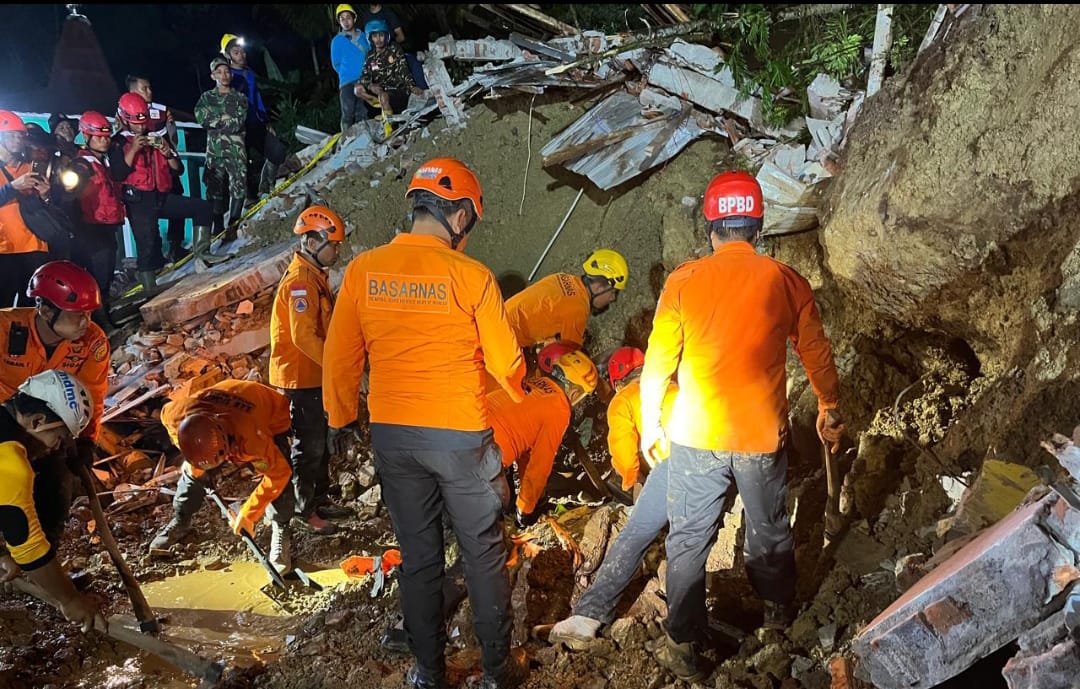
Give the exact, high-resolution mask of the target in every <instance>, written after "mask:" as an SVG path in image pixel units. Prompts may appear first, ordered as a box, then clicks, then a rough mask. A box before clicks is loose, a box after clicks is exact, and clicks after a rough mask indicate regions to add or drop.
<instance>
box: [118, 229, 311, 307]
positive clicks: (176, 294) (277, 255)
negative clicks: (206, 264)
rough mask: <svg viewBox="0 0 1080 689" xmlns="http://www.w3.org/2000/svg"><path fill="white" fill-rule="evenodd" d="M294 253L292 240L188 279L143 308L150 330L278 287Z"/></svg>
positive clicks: (238, 258) (222, 264) (239, 257)
mask: <svg viewBox="0 0 1080 689" xmlns="http://www.w3.org/2000/svg"><path fill="white" fill-rule="evenodd" d="M293 249H294V246H293V242H292V240H289V241H286V242H281V243H279V244H275V245H273V246H268V247H266V248H264V249H261V250H259V251H255V252H253V253H250V254H247V255H246V256H238V257H237V258H234V259H232V260H231V261H227V262H225V263H221V264H219V265H216V266H214V267H213V268H210V269H209V270H207V271H206V272H205V273H200V274H197V275H191V276H188V277H186V278H184V279H183V280H181V281H180V282H178V283H177V284H175V285H173V286H172V287H170V288H169V289H167V290H165V291H164V292H162V293H161V294H159V295H157V296H156V297H154V298H153V299H151V300H150V301H148V302H146V303H145V304H143V305H142V306H141V307H140V309H139V310H140V312H141V313H142V317H143V321H144V322H145V323H146V324H147V325H149V326H157V325H161V324H164V323H169V324H177V323H183V322H185V321H189V320H191V319H193V318H197V317H199V316H201V315H203V314H206V313H209V312H211V311H213V310H215V309H219V308H221V307H222V306H226V305H228V304H232V303H235V302H238V301H240V300H242V299H247V298H249V297H250V296H251V295H253V294H255V293H256V292H258V291H260V290H262V289H265V288H267V287H270V286H273V285H276V284H277V283H278V281H279V280H280V279H281V276H282V274H284V272H285V269H286V268H287V267H288V266H289V262H290V261H291V260H292V255H293Z"/></svg>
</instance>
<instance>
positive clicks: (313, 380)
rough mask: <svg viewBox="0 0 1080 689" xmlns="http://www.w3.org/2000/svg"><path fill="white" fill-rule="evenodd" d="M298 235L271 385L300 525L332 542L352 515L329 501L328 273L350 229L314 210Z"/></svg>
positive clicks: (278, 313) (280, 308)
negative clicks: (287, 438)
mask: <svg viewBox="0 0 1080 689" xmlns="http://www.w3.org/2000/svg"><path fill="white" fill-rule="evenodd" d="M293 234H296V235H298V236H299V237H300V247H299V249H298V250H297V252H296V254H294V255H293V260H292V263H290V264H289V267H288V269H286V271H285V274H284V275H282V276H281V281H280V282H279V283H278V288H277V293H276V294H275V295H274V310H273V311H272V312H271V314H270V385H273V386H274V387H275V388H277V389H278V390H280V391H281V392H282V393H283V394H284V395H285V396H286V397H288V398H289V413H290V414H291V415H292V428H293V440H292V448H291V449H292V454H291V456H290V461H291V464H292V470H293V477H292V481H293V489H294V492H295V493H296V512H297V515H298V517H299V519H298V521H302V522H303V524H304V525H305V526H306V527H307V528H308V530H309V531H312V532H314V533H317V534H321V535H329V534H333V533H336V532H337V527H336V526H335V525H334V524H333V523H331V522H329V521H327V519H334V518H338V517H345V516H348V514H349V511H348V510H347V509H346V508H344V507H342V506H340V505H335V504H333V503H332V502H331V501H330V496H329V494H328V493H329V491H330V452H329V451H328V449H327V447H326V433H327V426H326V415H325V414H324V413H323V394H322V363H323V346H324V345H325V344H326V331H327V330H329V328H330V314H331V313H333V310H334V295H333V292H331V291H330V278H329V275H327V270H328V269H329V268H330V266H332V265H334V264H335V263H337V259H338V252H339V251H340V246H341V243H342V242H343V241H345V223H344V222H343V221H342V219H341V216H339V215H338V214H337V213H335V212H334V211H333V210H331V209H329V208H327V207H326V206H311V207H310V208H306V209H304V210H303V211H302V212H301V213H300V215H299V216H298V217H297V218H296V224H295V225H294V226H293Z"/></svg>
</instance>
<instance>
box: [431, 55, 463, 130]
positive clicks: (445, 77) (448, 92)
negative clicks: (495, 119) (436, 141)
mask: <svg viewBox="0 0 1080 689" xmlns="http://www.w3.org/2000/svg"><path fill="white" fill-rule="evenodd" d="M424 79H426V80H427V83H428V87H429V89H430V91H431V95H432V96H434V97H435V102H436V103H437V104H438V106H439V112H440V113H442V116H443V117H444V118H446V121H447V123H448V124H450V125H451V126H453V127H461V126H464V124H465V120H466V117H467V115H466V114H465V107H464V106H463V105H462V104H461V98H460V96H457V95H455V94H454V82H453V80H451V79H450V73H449V72H447V71H446V65H445V64H443V61H442V60H438V59H436V58H428V59H427V60H424Z"/></svg>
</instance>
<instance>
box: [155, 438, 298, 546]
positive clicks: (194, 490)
mask: <svg viewBox="0 0 1080 689" xmlns="http://www.w3.org/2000/svg"><path fill="white" fill-rule="evenodd" d="M274 442H276V443H277V446H278V448H279V449H281V451H282V454H284V455H285V456H286V457H288V456H289V455H288V443H289V436H288V435H287V434H285V433H282V434H281V435H278V436H274ZM204 500H206V487H205V486H204V485H203V484H202V483H200V482H199V481H196V480H195V478H194V477H193V476H191V474H189V473H188V472H187V471H181V472H180V480H178V481H177V482H176V495H174V496H173V512H174V513H175V514H176V516H178V517H179V518H180V519H181V520H183V521H191V518H192V517H194V516H195V513H196V512H198V511H199V508H200V507H202V504H203V501H204ZM295 505H296V498H295V496H294V495H293V491H291V490H289V489H285V490H284V491H282V493H281V495H279V496H278V497H277V499H275V500H274V501H273V502H272V503H270V506H269V507H267V508H266V516H268V517H270V518H271V519H273V520H274V521H275V522H277V523H278V524H282V525H285V524H288V523H289V520H290V519H292V517H293V514H294V513H295ZM214 509H215V510H216V509H217V506H216V505H215V506H214Z"/></svg>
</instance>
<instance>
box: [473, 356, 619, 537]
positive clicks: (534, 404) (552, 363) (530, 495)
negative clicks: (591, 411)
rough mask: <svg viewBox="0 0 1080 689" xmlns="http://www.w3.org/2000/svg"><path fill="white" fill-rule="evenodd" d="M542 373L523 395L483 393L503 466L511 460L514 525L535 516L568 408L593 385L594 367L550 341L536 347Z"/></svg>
mask: <svg viewBox="0 0 1080 689" xmlns="http://www.w3.org/2000/svg"><path fill="white" fill-rule="evenodd" d="M539 363H540V370H541V371H543V373H544V375H541V376H537V377H536V378H532V379H529V380H527V381H525V399H524V400H523V401H521V402H514V401H513V400H512V399H510V395H508V394H507V393H506V391H505V390H502V389H500V390H496V391H495V392H491V393H489V394H488V396H487V404H488V413H489V414H490V419H491V428H492V430H493V431H495V444H496V445H498V446H499V450H501V451H502V462H503V466H505V467H508V466H510V465H511V464H515V463H516V464H517V470H518V475H519V476H520V477H521V489H520V490H519V491H518V495H517V505H516V507H515V511H516V519H517V522H518V525H519V526H524V525H525V524H526V523H531V522H533V521H535V518H536V515H535V514H533V512H534V511H535V510H536V504H537V503H538V502H539V501H540V497H541V496H542V495H543V494H544V487H545V486H546V485H547V480H548V476H550V475H551V467H552V466H553V465H554V463H555V454H556V453H557V452H558V451H559V444H560V443H562V439H563V435H565V434H566V428H567V426H569V425H570V410H571V408H572V407H574V406H576V405H577V404H578V403H579V402H581V400H583V399H585V398H586V397H588V396H589V394H591V393H592V391H593V390H595V389H596V383H597V378H598V375H597V373H596V366H595V365H593V362H592V361H590V360H589V357H587V356H585V353H584V352H582V351H579V350H578V349H577V348H576V347H574V346H572V345H567V344H562V343H558V342H556V343H553V344H550V345H548V346H547V347H545V348H544V349H543V350H541V352H540V357H539Z"/></svg>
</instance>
